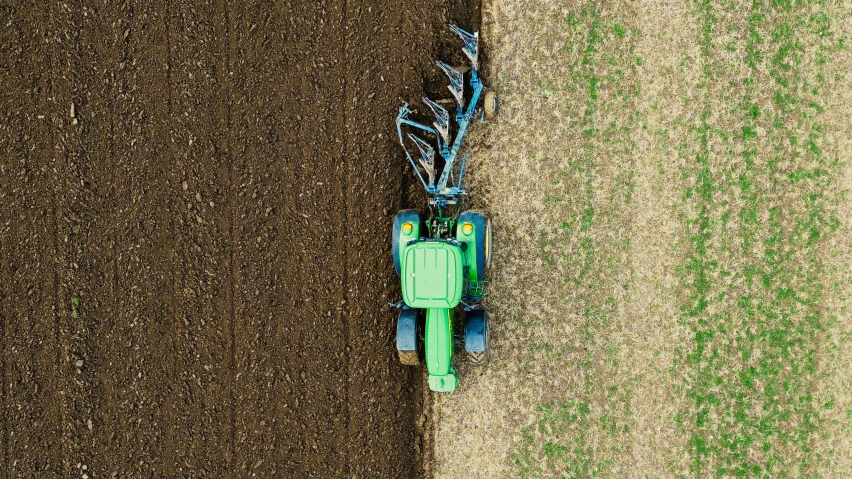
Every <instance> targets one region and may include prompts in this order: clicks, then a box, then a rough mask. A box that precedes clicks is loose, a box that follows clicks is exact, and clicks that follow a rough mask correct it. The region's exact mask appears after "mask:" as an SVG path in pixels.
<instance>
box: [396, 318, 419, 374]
mask: <svg viewBox="0 0 852 479" xmlns="http://www.w3.org/2000/svg"><path fill="white" fill-rule="evenodd" d="M421 349H422V347H421V341H420V321H419V318H418V314H417V310H416V309H403V310H402V311H400V312H399V319H397V323H396V352H397V354H398V355H399V362H400V363H402V364H404V365H405V366H418V365H419V364H420V356H421V351H420V350H421Z"/></svg>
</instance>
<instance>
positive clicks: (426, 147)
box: [408, 133, 435, 185]
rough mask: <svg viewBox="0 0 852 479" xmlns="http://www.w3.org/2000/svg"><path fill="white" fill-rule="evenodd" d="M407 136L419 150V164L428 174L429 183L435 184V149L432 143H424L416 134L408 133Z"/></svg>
mask: <svg viewBox="0 0 852 479" xmlns="http://www.w3.org/2000/svg"><path fill="white" fill-rule="evenodd" d="M408 137H409V138H411V141H413V142H414V144H415V145H417V149H418V150H420V164H421V165H422V166H423V169H424V170H426V174H427V175H428V176H429V185H434V184H435V149H434V148H432V145H430V144H429V143H426V142H425V141H424V140H423V139H421V138H420V137H418V136H415V135H412V134H411V133H409V134H408Z"/></svg>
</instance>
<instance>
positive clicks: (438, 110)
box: [423, 97, 450, 146]
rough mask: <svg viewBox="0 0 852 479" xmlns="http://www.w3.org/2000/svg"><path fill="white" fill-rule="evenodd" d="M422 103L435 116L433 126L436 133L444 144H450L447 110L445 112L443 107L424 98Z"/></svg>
mask: <svg viewBox="0 0 852 479" xmlns="http://www.w3.org/2000/svg"><path fill="white" fill-rule="evenodd" d="M423 103H425V104H426V106H428V107H429V109H431V110H432V113H434V114H435V123H433V125H434V126H435V129H436V130H437V131H438V133H440V134H441V138H443V140H444V143H445V144H448V143H449V142H450V114H449V113H447V110H445V109H444V107H442V106H441V105H439V104H437V103H435V102H434V101H432V100H430V99H428V98H426V97H423ZM439 146H440V144H439Z"/></svg>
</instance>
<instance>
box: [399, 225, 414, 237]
mask: <svg viewBox="0 0 852 479" xmlns="http://www.w3.org/2000/svg"><path fill="white" fill-rule="evenodd" d="M413 228H414V225H412V224H411V223H405V224H404V225H402V231H403V232H404V233H405V234H408V233H411V230H412V229H413Z"/></svg>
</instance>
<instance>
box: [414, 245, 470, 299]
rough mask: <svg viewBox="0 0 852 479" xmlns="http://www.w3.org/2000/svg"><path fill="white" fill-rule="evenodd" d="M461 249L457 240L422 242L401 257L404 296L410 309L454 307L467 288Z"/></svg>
mask: <svg viewBox="0 0 852 479" xmlns="http://www.w3.org/2000/svg"><path fill="white" fill-rule="evenodd" d="M463 261H464V260H463V255H462V248H461V246H460V245H459V244H458V243H457V242H455V241H454V240H419V241H417V242H414V244H409V246H408V247H406V248H405V253H404V256H403V258H402V297H403V299H404V300H405V304H407V305H408V306H409V307H411V308H454V307H456V305H458V304H459V301H461V297H462V290H463V288H464V273H463V270H464V262H463Z"/></svg>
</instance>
